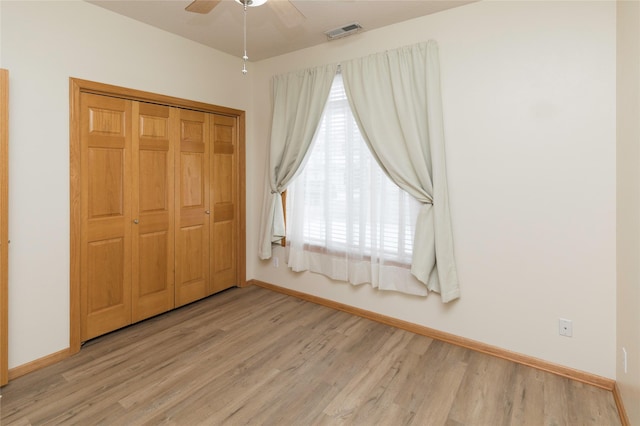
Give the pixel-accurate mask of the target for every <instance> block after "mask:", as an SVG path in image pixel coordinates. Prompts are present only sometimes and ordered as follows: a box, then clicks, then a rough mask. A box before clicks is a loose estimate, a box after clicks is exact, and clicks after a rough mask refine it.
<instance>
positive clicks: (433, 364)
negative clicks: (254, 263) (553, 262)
mask: <svg viewBox="0 0 640 426" xmlns="http://www.w3.org/2000/svg"><path fill="white" fill-rule="evenodd" d="M0 407H1V410H0V411H1V413H0V414H1V416H0V423H1V424H2V425H3V426H8V425H11V426H16V425H19V426H21V425H44V424H64V425H66V424H81V425H94V424H104V425H118V426H120V425H127V426H129V425H146V424H148V425H156V424H170V425H189V426H191V425H197V424H206V425H233V426H235V425H240V424H249V425H278V426H280V425H286V426H297V425H301V426H307V425H366V426H369V425H382V426H387V425H390V426H391V425H392V426H397V425H417V426H425V425H433V426H442V425H447V426H471V425H473V426H495V425H525V426H526V425H567V426H573V425H581V426H582V425H584V426H589V425H594V426H617V425H620V421H619V419H618V416H617V411H616V407H615V403H614V401H613V396H612V395H611V393H610V392H608V391H605V390H603V389H599V388H595V387H592V386H588V385H585V384H582V383H578V382H574V381H571V380H569V379H566V378H562V377H559V376H555V375H553V374H550V373H546V372H542V371H539V370H535V369H532V368H530V367H526V366H523V365H519V364H514V363H512V362H509V361H504V360H502V359H498V358H494V357H491V356H489V355H484V354H481V353H477V352H473V351H471V350H468V349H464V348H462V347H458V346H453V345H450V344H447V343H443V342H440V341H435V340H432V339H430V338H427V337H423V336H420V335H416V334H412V333H410V332H408V331H404V330H399V329H395V328H392V327H390V326H386V325H383V324H380V323H376V322H373V321H369V320H367V319H363V318H360V317H356V316H353V315H350V314H348V313H345V312H342V311H338V310H333V309H330V308H327V307H323V306H319V305H315V304H313V303H310V302H306V301H302V300H298V299H295V298H292V297H290V296H286V295H283V294H280V293H275V292H272V291H269V290H266V289H263V288H260V287H247V288H242V289H231V290H228V291H225V292H222V293H220V294H218V295H215V296H213V297H210V298H207V299H205V300H202V301H199V302H196V303H193V304H191V305H187V306H185V307H182V308H180V309H177V310H175V311H171V312H169V313H167V314H163V315H160V316H158V317H154V318H151V319H149V320H147V321H143V322H142V323H139V324H136V325H133V326H131V327H127V328H124V329H122V330H118V331H116V332H114V333H111V334H108V335H105V336H101V337H99V338H97V339H94V340H91V341H89V342H86V343H85V345H84V346H83V349H82V350H81V351H80V353H78V354H76V355H74V356H73V357H71V358H69V359H67V360H65V361H62V362H60V363H58V364H56V365H52V366H50V367H47V368H44V369H41V370H39V371H36V372H33V373H30V374H28V375H25V376H22V377H19V378H17V379H15V380H13V381H11V382H10V383H9V384H8V385H7V386H5V387H4V388H2V398H1V399H0Z"/></svg>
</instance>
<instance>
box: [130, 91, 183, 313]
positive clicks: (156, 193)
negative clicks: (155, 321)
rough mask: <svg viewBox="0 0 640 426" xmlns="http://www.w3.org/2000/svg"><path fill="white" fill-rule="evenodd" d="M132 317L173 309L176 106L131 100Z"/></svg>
mask: <svg viewBox="0 0 640 426" xmlns="http://www.w3.org/2000/svg"><path fill="white" fill-rule="evenodd" d="M132 108H133V131H132V133H133V143H132V145H133V149H132V160H133V169H134V173H133V188H132V215H133V227H132V234H133V235H132V236H133V239H132V251H133V266H132V269H133V271H132V293H131V297H132V310H133V311H132V316H133V318H132V320H133V322H137V321H140V320H143V319H145V318H149V317H151V316H154V315H157V314H160V313H163V312H166V311H169V310H171V309H173V307H174V297H175V288H174V238H175V235H174V234H175V232H174V210H175V203H174V198H173V197H174V172H173V169H174V167H173V164H174V157H175V153H174V141H175V140H177V137H178V131H177V130H178V110H177V109H175V108H170V107H167V106H161V105H154V104H148V103H139V102H133V107H132Z"/></svg>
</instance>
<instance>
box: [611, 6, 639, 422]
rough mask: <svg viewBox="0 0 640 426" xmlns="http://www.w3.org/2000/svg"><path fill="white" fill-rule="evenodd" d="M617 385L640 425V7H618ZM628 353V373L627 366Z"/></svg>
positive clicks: (630, 411)
mask: <svg viewBox="0 0 640 426" xmlns="http://www.w3.org/2000/svg"><path fill="white" fill-rule="evenodd" d="M617 24H618V55H617V60H618V69H617V73H618V79H617V84H618V88H617V90H618V96H617V103H618V105H617V112H618V113H617V122H618V153H617V159H618V161H617V174H618V197H617V215H618V243H617V245H618V247H617V253H618V289H617V290H618V292H617V293H618V301H617V302H618V304H617V315H618V317H617V340H618V341H617V373H616V378H617V383H618V387H619V388H620V393H621V394H622V398H623V401H624V403H625V409H626V410H627V414H628V416H629V420H630V422H631V424H633V425H636V424H640V120H639V117H640V2H639V1H637V0H636V1H618V22H617ZM623 348H624V349H626V351H627V371H626V372H625V368H624V361H623V351H622V350H623Z"/></svg>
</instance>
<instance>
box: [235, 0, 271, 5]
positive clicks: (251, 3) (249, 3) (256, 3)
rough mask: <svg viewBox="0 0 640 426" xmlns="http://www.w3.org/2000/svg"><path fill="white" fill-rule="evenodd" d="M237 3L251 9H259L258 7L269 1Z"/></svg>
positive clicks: (247, 0) (241, 1)
mask: <svg viewBox="0 0 640 426" xmlns="http://www.w3.org/2000/svg"><path fill="white" fill-rule="evenodd" d="M235 1H236V3H238V4H241V5H243V6H245V5H246V6H249V7H258V6H262V5H263V4H265V3H266V2H267V0H235Z"/></svg>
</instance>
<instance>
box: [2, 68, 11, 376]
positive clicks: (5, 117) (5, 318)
mask: <svg viewBox="0 0 640 426" xmlns="http://www.w3.org/2000/svg"><path fill="white" fill-rule="evenodd" d="M0 93H1V95H0V97H1V98H0V208H1V209H2V210H1V211H0V246H1V248H2V249H1V250H0V348H1V349H0V386H3V385H6V384H7V383H8V382H9V359H8V358H9V314H8V312H9V274H8V267H9V253H8V251H9V220H8V214H9V208H8V202H9V71H7V70H5V69H0Z"/></svg>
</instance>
